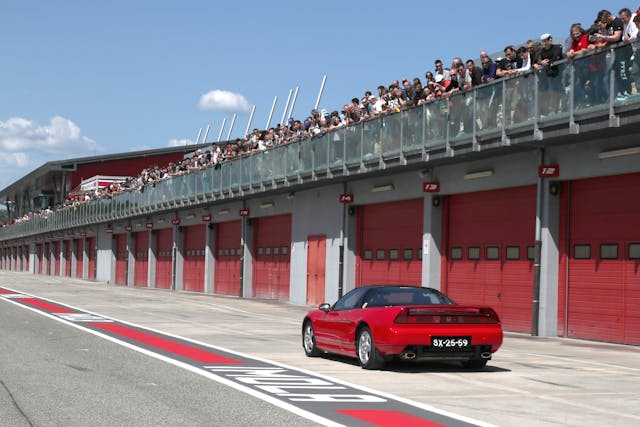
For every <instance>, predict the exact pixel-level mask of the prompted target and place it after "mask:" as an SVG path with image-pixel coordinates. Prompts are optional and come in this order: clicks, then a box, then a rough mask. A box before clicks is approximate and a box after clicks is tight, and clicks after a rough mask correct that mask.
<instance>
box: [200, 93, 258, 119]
mask: <svg viewBox="0 0 640 427" xmlns="http://www.w3.org/2000/svg"><path fill="white" fill-rule="evenodd" d="M198 107H199V108H200V109H201V110H209V111H227V112H230V113H248V112H249V111H251V106H250V105H249V102H247V100H246V98H245V97H244V96H242V95H240V94H239V93H233V92H229V91H226V90H217V89H216V90H212V91H210V92H207V93H205V94H204V95H202V96H201V97H200V102H198Z"/></svg>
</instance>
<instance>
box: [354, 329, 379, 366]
mask: <svg viewBox="0 0 640 427" xmlns="http://www.w3.org/2000/svg"><path fill="white" fill-rule="evenodd" d="M357 351H358V360H359V361H360V365H361V366H362V367H363V368H364V369H380V368H382V367H383V366H384V358H383V357H382V356H380V353H378V350H377V349H376V343H375V341H374V340H373V335H371V330H370V329H369V328H367V327H366V326H365V327H364V328H362V329H361V330H360V333H359V334H358V341H357Z"/></svg>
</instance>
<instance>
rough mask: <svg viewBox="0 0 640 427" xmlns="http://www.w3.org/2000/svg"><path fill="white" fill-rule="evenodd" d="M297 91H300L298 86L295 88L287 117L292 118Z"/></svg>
mask: <svg viewBox="0 0 640 427" xmlns="http://www.w3.org/2000/svg"><path fill="white" fill-rule="evenodd" d="M298 89H300V86H296V92H295V93H294V94H293V100H292V101H291V108H290V109H289V117H293V108H294V107H295V106H296V99H298Z"/></svg>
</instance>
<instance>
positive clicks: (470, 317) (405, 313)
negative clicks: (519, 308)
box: [395, 307, 500, 324]
mask: <svg viewBox="0 0 640 427" xmlns="http://www.w3.org/2000/svg"><path fill="white" fill-rule="evenodd" d="M395 323H405V324H407V323H409V324H411V323H413V324H420V323H422V324H464V323H476V324H481V323H500V319H499V318H498V314H497V313H496V312H495V311H494V310H493V309H491V308H489V307H486V308H473V309H468V308H464V309H463V308H461V309H460V310H455V309H453V310H452V309H449V310H434V309H432V308H408V307H405V308H403V309H402V310H400V312H399V313H398V315H397V316H396V318H395Z"/></svg>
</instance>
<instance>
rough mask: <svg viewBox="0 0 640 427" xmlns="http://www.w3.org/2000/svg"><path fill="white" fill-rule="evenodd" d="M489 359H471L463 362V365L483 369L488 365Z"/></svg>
mask: <svg viewBox="0 0 640 427" xmlns="http://www.w3.org/2000/svg"><path fill="white" fill-rule="evenodd" d="M488 361H489V359H471V360H467V361H466V362H462V366H463V367H464V368H467V369H482V368H484V367H485V366H487V362H488Z"/></svg>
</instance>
